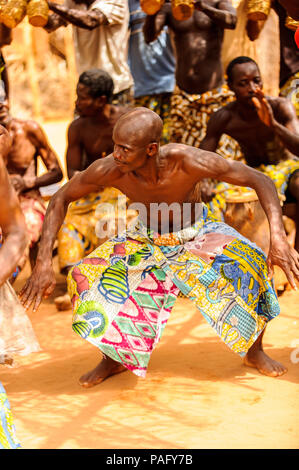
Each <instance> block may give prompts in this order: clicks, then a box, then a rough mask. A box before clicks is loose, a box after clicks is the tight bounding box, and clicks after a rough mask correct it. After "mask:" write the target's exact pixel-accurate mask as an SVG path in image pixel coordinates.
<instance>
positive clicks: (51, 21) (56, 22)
mask: <svg viewBox="0 0 299 470" xmlns="http://www.w3.org/2000/svg"><path fill="white" fill-rule="evenodd" d="M67 25H68V22H67V21H65V20H64V19H63V18H61V16H59V15H57V14H56V13H52V14H51V15H49V16H48V21H47V24H46V25H45V26H43V28H44V29H45V30H46V31H47V33H53V31H56V29H58V28H60V27H61V26H67Z"/></svg>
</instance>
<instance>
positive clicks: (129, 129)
mask: <svg viewBox="0 0 299 470" xmlns="http://www.w3.org/2000/svg"><path fill="white" fill-rule="evenodd" d="M162 129H163V121H162V119H161V118H160V116H158V114H157V113H155V112H154V111H152V110H151V109H148V108H142V107H140V108H134V109H133V110H131V111H128V112H127V113H126V114H123V115H122V116H121V117H120V118H119V119H118V121H117V123H116V125H115V130H117V131H118V132H125V133H126V135H127V136H128V139H130V140H131V138H133V139H134V140H136V141H137V142H138V143H140V144H141V143H142V144H143V145H147V144H149V143H152V142H158V143H159V142H160V139H161V134H162Z"/></svg>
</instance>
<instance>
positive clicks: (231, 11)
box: [194, 0, 237, 29]
mask: <svg viewBox="0 0 299 470" xmlns="http://www.w3.org/2000/svg"><path fill="white" fill-rule="evenodd" d="M194 7H195V8H196V10H199V11H202V12H203V13H205V14H206V15H207V16H208V17H209V18H211V20H213V22H214V23H216V24H218V26H220V27H221V28H224V29H235V27H236V25H237V12H236V9H235V8H234V7H233V6H232V4H231V2H230V0H220V2H218V3H217V5H216V8H215V7H212V6H211V5H209V4H208V3H206V2H205V0H195V1H194Z"/></svg>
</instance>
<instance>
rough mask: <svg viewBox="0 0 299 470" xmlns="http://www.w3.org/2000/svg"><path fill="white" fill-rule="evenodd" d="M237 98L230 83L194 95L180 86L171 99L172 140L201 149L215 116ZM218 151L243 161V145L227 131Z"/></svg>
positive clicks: (227, 156) (225, 156)
mask: <svg viewBox="0 0 299 470" xmlns="http://www.w3.org/2000/svg"><path fill="white" fill-rule="evenodd" d="M234 100H235V94H234V93H233V92H232V91H230V90H229V88H228V86H227V85H226V84H224V85H222V86H221V87H219V88H216V89H214V90H210V91H207V92H206V93H202V94H190V93H187V92H186V91H184V90H181V89H180V88H179V87H178V86H176V87H175V90H174V92H173V94H172V98H171V110H170V117H171V125H170V142H177V143H180V144H186V145H192V146H193V147H197V148H199V147H200V144H201V142H202V140H203V139H204V138H205V135H206V131H207V125H208V122H209V119H210V117H211V115H212V114H213V113H215V112H216V111H218V110H219V109H220V108H222V107H223V106H225V105H227V104H228V103H230V102H232V101H234ZM217 153H219V154H220V155H222V156H223V157H224V158H232V159H233V160H239V161H243V153H242V152H241V149H240V146H239V144H238V143H237V141H236V140H234V139H233V138H232V137H229V136H228V135H226V134H223V135H222V136H221V139H220V141H219V145H218V148H217Z"/></svg>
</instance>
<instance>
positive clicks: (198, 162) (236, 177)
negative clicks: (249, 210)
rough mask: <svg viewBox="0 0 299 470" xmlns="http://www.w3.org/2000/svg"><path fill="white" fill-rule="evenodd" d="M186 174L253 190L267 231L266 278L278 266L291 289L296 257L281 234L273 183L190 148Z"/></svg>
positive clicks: (298, 274)
mask: <svg viewBox="0 0 299 470" xmlns="http://www.w3.org/2000/svg"><path fill="white" fill-rule="evenodd" d="M186 171H187V172H188V174H189V175H190V177H191V178H192V179H193V180H194V181H196V179H197V180H201V179H203V178H213V179H217V180H219V181H225V182H227V183H230V184H234V185H237V186H248V187H250V188H253V189H254V190H255V191H256V193H257V196H258V198H259V201H260V203H261V205H262V208H263V209H264V211H265V214H266V216H267V218H268V222H269V227H270V249H269V253H268V258H267V265H268V269H269V277H272V275H273V265H275V264H276V265H278V266H280V267H281V268H282V269H283V270H284V272H285V273H286V276H287V278H288V280H289V282H290V284H291V286H292V287H293V289H296V284H295V279H296V280H297V281H299V253H298V252H297V251H296V250H294V249H293V248H292V247H290V245H289V243H288V241H287V237H286V233H285V230H284V225H283V220H282V211H281V207H280V202H279V199H278V196H277V190H276V188H275V185H274V183H273V181H272V180H271V179H270V178H269V177H268V176H266V175H265V174H264V173H262V172H261V171H258V170H255V169H253V168H250V167H249V166H247V165H245V164H243V163H240V162H237V161H234V160H226V159H224V158H222V157H221V156H220V155H217V154H215V153H212V152H202V151H200V149H195V148H191V150H190V152H189V156H188V159H187V160H186Z"/></svg>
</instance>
